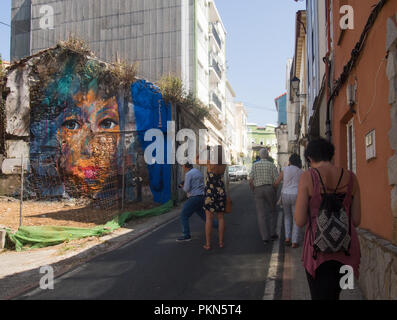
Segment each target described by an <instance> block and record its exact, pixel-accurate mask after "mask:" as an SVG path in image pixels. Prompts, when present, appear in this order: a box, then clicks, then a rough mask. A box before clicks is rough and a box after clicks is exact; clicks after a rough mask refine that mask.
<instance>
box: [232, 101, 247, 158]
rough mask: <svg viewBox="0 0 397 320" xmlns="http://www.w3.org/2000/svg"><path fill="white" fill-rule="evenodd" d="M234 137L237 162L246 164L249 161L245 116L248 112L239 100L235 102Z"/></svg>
mask: <svg viewBox="0 0 397 320" xmlns="http://www.w3.org/2000/svg"><path fill="white" fill-rule="evenodd" d="M235 110H236V113H235V114H236V116H235V128H236V132H235V137H236V150H237V155H238V158H237V159H238V160H237V163H238V164H247V163H250V162H251V157H250V152H249V151H250V150H249V148H250V143H249V141H248V127H247V118H248V114H247V111H246V110H245V108H244V105H243V104H242V103H241V102H239V103H236V104H235Z"/></svg>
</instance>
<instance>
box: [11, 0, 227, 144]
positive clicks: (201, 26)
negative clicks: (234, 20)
mask: <svg viewBox="0 0 397 320" xmlns="http://www.w3.org/2000/svg"><path fill="white" fill-rule="evenodd" d="M70 36H75V37H77V38H80V39H82V40H84V41H85V42H86V43H87V44H88V46H89V47H90V49H91V50H92V51H93V52H94V54H95V55H96V56H97V57H98V58H99V59H101V60H103V61H107V62H111V61H117V60H121V61H127V62H129V63H137V65H138V76H140V77H141V78H144V79H147V80H148V81H151V82H154V83H156V82H157V81H158V80H159V79H160V78H161V77H162V76H164V75H169V74H171V75H174V76H177V77H179V78H180V79H182V81H183V84H184V89H185V91H186V92H187V93H189V92H192V93H193V94H194V95H195V96H196V97H198V98H199V99H200V100H201V101H202V102H203V103H204V104H205V105H208V106H209V107H210V116H209V117H208V119H207V120H206V121H205V125H206V126H207V128H208V129H209V131H210V134H209V136H210V141H209V143H210V144H211V145H214V144H219V143H223V142H224V140H225V136H224V132H223V127H224V125H225V123H224V121H225V108H226V106H225V104H226V78H227V77H226V53H225V52H226V30H225V27H224V25H223V23H222V20H221V17H220V15H219V12H218V10H217V8H216V4H215V2H214V1H213V0H194V1H190V0H162V1H157V0H131V1H126V0H114V1H107V0H45V1H43V0H12V30H11V58H12V60H18V59H21V58H23V57H26V56H31V55H33V54H35V53H37V52H39V51H40V50H44V49H47V48H49V47H53V46H54V45H56V44H57V43H58V42H59V41H63V40H66V39H68V38H69V37H70Z"/></svg>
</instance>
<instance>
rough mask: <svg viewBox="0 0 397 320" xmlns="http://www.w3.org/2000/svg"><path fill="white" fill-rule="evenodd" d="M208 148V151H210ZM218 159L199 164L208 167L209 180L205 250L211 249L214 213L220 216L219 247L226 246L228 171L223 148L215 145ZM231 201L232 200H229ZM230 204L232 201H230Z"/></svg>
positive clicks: (206, 200)
mask: <svg viewBox="0 0 397 320" xmlns="http://www.w3.org/2000/svg"><path fill="white" fill-rule="evenodd" d="M208 149H209V148H207V152H208ZM215 151H216V152H215V155H216V159H212V161H211V160H207V161H206V163H204V164H203V163H200V162H199V161H198V164H199V165H202V166H206V167H207V182H206V185H205V198H204V210H205V214H206V224H205V239H206V242H205V245H204V246H203V248H204V249H205V250H211V231H212V221H213V218H214V215H215V214H216V215H217V217H218V225H219V227H218V233H219V247H220V248H223V247H224V243H223V240H224V234H225V219H224V214H225V212H226V206H227V202H228V199H227V194H226V187H225V182H224V174H225V171H226V164H223V148H222V146H216V147H215ZM229 201H230V200H229ZM229 206H230V202H229Z"/></svg>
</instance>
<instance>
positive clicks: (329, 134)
mask: <svg viewBox="0 0 397 320" xmlns="http://www.w3.org/2000/svg"><path fill="white" fill-rule="evenodd" d="M326 1H327V2H326V6H327V38H328V39H327V40H328V48H327V50H328V52H327V54H326V56H325V58H324V62H325V70H326V73H325V77H326V95H327V120H326V123H325V127H326V133H325V134H326V135H327V140H328V141H329V142H331V139H332V129H331V115H330V107H331V99H330V90H329V85H330V62H329V57H330V54H331V0H326Z"/></svg>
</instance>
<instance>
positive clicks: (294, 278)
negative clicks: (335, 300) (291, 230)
mask: <svg viewBox="0 0 397 320" xmlns="http://www.w3.org/2000/svg"><path fill="white" fill-rule="evenodd" d="M280 245H281V246H283V249H284V263H283V266H284V267H283V276H282V300H311V296H310V290H309V285H308V283H307V278H306V272H305V269H304V267H303V264H302V261H301V258H302V245H301V246H300V247H299V248H296V249H293V248H291V247H286V246H284V241H283V240H281V244H280ZM340 298H341V300H365V299H364V297H363V295H362V293H361V290H360V288H358V286H357V285H356V286H355V289H354V290H343V291H342V293H341V296H340Z"/></svg>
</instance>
